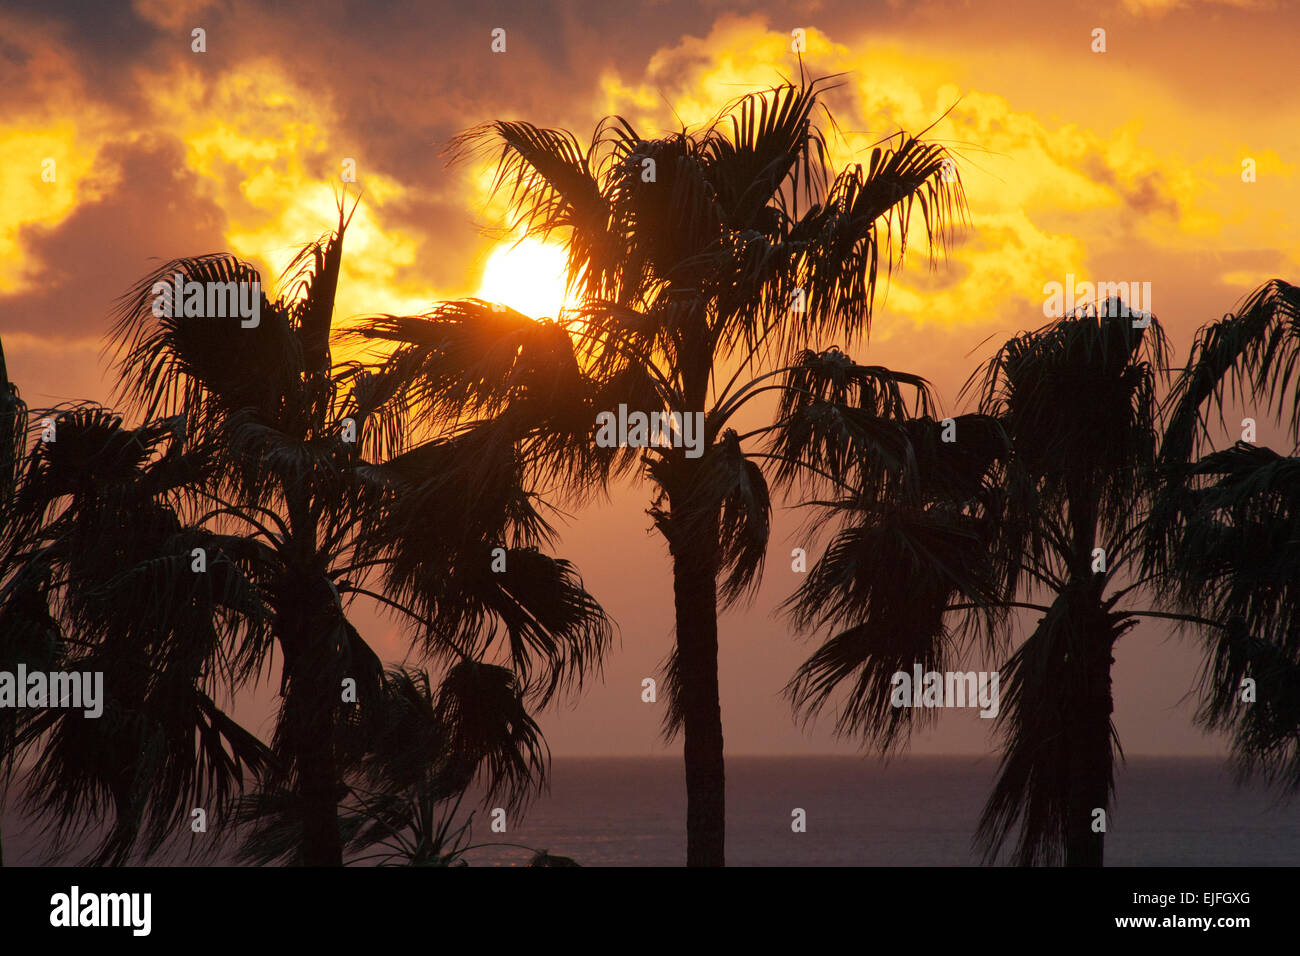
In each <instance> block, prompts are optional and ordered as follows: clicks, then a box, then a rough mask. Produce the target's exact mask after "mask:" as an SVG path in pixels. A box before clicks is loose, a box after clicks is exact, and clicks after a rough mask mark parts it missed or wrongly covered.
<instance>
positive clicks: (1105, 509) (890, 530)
mask: <svg viewBox="0 0 1300 956" xmlns="http://www.w3.org/2000/svg"><path fill="white" fill-rule="evenodd" d="M1136 325H1137V327H1135V323H1134V322H1133V321H1132V320H1131V318H1130V317H1129V315H1128V310H1127V309H1126V308H1125V307H1124V306H1123V303H1121V302H1120V301H1119V300H1118V299H1112V300H1110V301H1108V302H1107V303H1106V304H1105V305H1104V306H1103V307H1102V308H1100V309H1098V308H1095V307H1094V308H1091V309H1088V310H1085V311H1082V312H1081V313H1077V314H1074V315H1071V316H1067V317H1065V318H1063V319H1061V320H1059V321H1057V322H1054V323H1052V324H1050V325H1047V326H1044V327H1043V328H1040V329H1038V330H1036V331H1034V332H1026V333H1022V334H1020V335H1018V336H1016V337H1015V338H1013V339H1011V340H1010V341H1009V342H1007V343H1006V344H1005V345H1004V346H1003V347H1002V348H1001V349H1000V350H999V351H998V352H997V354H996V355H995V356H994V357H993V358H992V359H991V360H990V361H989V363H988V364H987V366H986V367H985V369H984V370H983V372H982V374H981V373H977V374H976V375H975V376H973V377H972V378H971V380H970V382H968V385H967V389H968V390H974V391H976V392H977V393H978V395H979V398H980V401H979V411H980V414H979V415H978V416H967V417H965V420H963V418H958V419H956V420H954V425H955V429H956V430H955V436H954V437H955V439H956V440H955V442H953V443H950V444H946V445H945V444H943V443H942V442H936V441H935V439H934V435H935V433H936V431H937V428H936V425H935V423H933V422H930V421H924V420H922V421H918V422H909V423H906V424H905V425H903V426H900V430H901V431H903V432H905V434H906V442H907V445H908V446H909V447H910V448H911V449H912V454H911V455H910V456H907V457H906V461H907V464H906V465H905V466H904V467H903V468H901V469H898V470H897V471H889V472H886V473H885V474H884V475H883V476H878V477H876V478H875V480H873V481H870V482H868V483H866V484H865V485H862V486H859V487H857V488H855V489H854V494H852V495H846V496H845V497H844V499H843V500H841V501H839V502H837V503H835V504H834V505H833V506H832V507H830V508H827V509H826V517H827V518H829V519H839V521H840V522H841V524H842V527H841V530H840V531H839V534H838V535H837V537H836V538H835V540H834V541H833V542H832V543H831V545H830V546H829V547H828V548H827V551H826V553H825V555H824V556H823V557H822V558H821V559H820V560H819V561H818V563H817V565H816V566H815V567H814V569H813V571H811V572H810V573H809V576H808V579H807V581H806V582H805V583H804V585H803V586H802V587H801V588H800V589H799V591H798V592H797V593H796V595H795V596H794V597H793V599H792V601H791V605H792V609H793V611H794V613H795V617H796V620H797V621H798V622H799V623H800V624H801V625H803V626H822V627H830V628H832V629H833V630H834V631H836V632H837V633H835V634H834V636H832V637H831V638H830V639H829V640H828V641H827V642H826V643H825V644H824V645H823V646H822V647H821V648H820V649H819V650H818V651H817V652H816V653H815V654H814V655H813V656H812V657H811V658H810V659H809V660H808V661H807V662H805V663H804V665H803V666H802V667H801V668H800V670H799V672H798V674H797V675H796V677H795V679H794V680H793V681H792V683H791V686H790V693H791V695H792V696H793V698H794V700H795V702H796V704H797V705H798V706H799V707H801V708H802V709H804V710H805V711H806V712H810V713H811V712H815V711H817V710H818V709H820V708H821V707H823V706H824V705H825V704H826V703H827V701H828V700H829V699H830V697H831V696H832V693H833V692H834V691H835V690H836V689H837V688H838V687H839V686H840V685H841V684H842V683H844V682H845V681H848V680H850V679H852V680H853V683H852V684H851V685H850V687H849V691H848V699H847V702H846V703H845V704H844V705H843V706H842V708H841V711H840V717H839V728H840V729H841V730H842V731H854V732H858V733H861V734H862V735H863V736H864V737H865V738H866V739H868V740H871V741H873V742H874V743H876V744H878V745H879V746H881V747H882V749H885V750H888V749H889V748H891V747H893V746H896V745H897V744H898V743H899V742H900V741H902V740H903V739H905V736H906V734H905V732H906V731H908V730H910V729H911V728H912V727H913V726H915V725H917V724H918V723H921V722H924V721H925V720H926V719H928V718H930V717H932V716H933V715H932V714H930V713H929V712H927V711H924V710H923V711H921V712H920V713H917V712H916V711H915V710H913V709H911V708H896V707H893V706H891V704H890V697H889V688H890V677H891V676H892V674H893V673H895V672H896V671H904V672H908V671H910V670H911V668H912V666H913V665H914V664H916V663H920V664H922V665H923V666H924V668H925V669H926V670H943V669H944V667H945V665H946V664H947V663H948V662H949V661H950V660H954V659H956V658H957V657H958V656H959V655H961V654H962V653H972V652H978V653H980V654H982V655H984V656H993V655H997V656H1000V655H1002V654H1003V653H1005V650H1006V648H1007V645H1008V642H1009V639H1010V625H1011V623H1012V618H1011V617H1010V613H1011V612H1012V611H1013V610H1014V609H1018V608H1019V609H1031V610H1036V611H1038V612H1040V613H1041V614H1042V617H1041V618H1040V619H1039V620H1038V622H1037V625H1036V626H1035V627H1034V629H1033V631H1032V632H1031V633H1030V635H1029V636H1028V637H1027V638H1026V639H1025V640H1024V642H1023V643H1021V644H1020V645H1019V647H1018V648H1016V650H1015V652H1014V653H1013V654H1011V656H1010V658H1009V660H1008V661H1007V663H1006V664H1005V665H1004V667H1003V668H1002V669H1001V671H1000V687H1001V690H1002V694H1001V707H1000V712H999V717H998V719H999V728H1000V730H1001V732H1002V737H1003V745H1002V761H1001V767H1000V773H999V777H998V780H997V782H996V784H995V787H994V790H993V793H992V795H991V796H990V798H989V801H988V803H987V804H986V806H985V809H984V813H983V816H982V818H981V821H980V825H979V830H978V832H977V843H978V844H979V845H980V846H981V847H982V849H983V851H984V854H985V857H986V859H989V860H992V859H994V858H996V856H997V854H998V853H999V851H1000V850H1001V848H1002V847H1003V845H1004V844H1005V843H1006V842H1007V840H1008V839H1009V837H1010V836H1011V835H1012V834H1013V833H1014V832H1015V831H1016V830H1017V829H1018V830H1019V838H1018V841H1017V845H1016V848H1015V851H1014V857H1015V859H1016V860H1017V862H1019V863H1021V864H1025V865H1033V864H1051V863H1056V862H1059V861H1062V860H1063V861H1064V862H1065V864H1066V865H1070V866H1099V865H1101V863H1102V861H1103V848H1104V827H1103V826H1098V825H1097V824H1098V822H1099V821H1100V820H1101V819H1102V818H1101V817H1099V816H1098V815H1097V811H1099V810H1100V811H1102V812H1103V813H1104V814H1106V815H1109V814H1110V812H1111V797H1112V794H1113V768H1114V759H1115V755H1116V753H1117V752H1118V750H1119V741H1118V737H1117V736H1116V734H1115V730H1114V726H1113V725H1112V723H1111V712H1112V709H1113V708H1112V694H1111V677H1110V669H1111V664H1112V663H1113V657H1112V652H1113V649H1114V646H1115V643H1116V642H1117V641H1118V640H1119V638H1120V637H1122V636H1123V635H1124V634H1125V633H1126V632H1127V631H1128V630H1130V629H1131V628H1132V627H1133V626H1134V625H1135V624H1136V623H1137V621H1138V619H1140V618H1141V617H1148V616H1149V617H1158V618H1169V619H1175V620H1180V621H1183V622H1184V623H1189V624H1196V625H1200V626H1213V625H1214V622H1213V621H1211V620H1207V619H1203V618H1200V617H1198V616H1188V615H1180V614H1175V613H1171V612H1166V611H1159V610H1149V609H1144V608H1141V607H1140V606H1139V607H1134V606H1133V602H1132V596H1133V595H1134V594H1135V593H1137V592H1140V591H1141V590H1142V589H1144V588H1147V589H1149V588H1148V586H1149V585H1150V583H1151V582H1150V579H1149V577H1147V576H1144V575H1143V574H1142V562H1143V557H1144V551H1143V545H1144V538H1143V532H1144V528H1145V525H1146V518H1147V515H1148V512H1149V511H1150V508H1151V506H1152V500H1153V496H1154V492H1155V488H1156V484H1157V481H1156V475H1157V470H1156V463H1157V453H1158V450H1159V440H1160V421H1159V417H1158V405H1157V401H1156V391H1157V386H1158V384H1159V382H1160V381H1161V380H1162V379H1163V378H1164V377H1165V376H1166V374H1167V373H1166V372H1165V371H1164V370H1165V368H1166V360H1165V357H1166V355H1167V345H1166V342H1165V338H1164V334H1163V332H1162V331H1161V328H1160V325H1159V322H1158V321H1157V320H1156V319H1155V318H1154V317H1151V319H1150V321H1149V323H1148V324H1146V325H1145V326H1143V325H1142V323H1141V322H1138V323H1136Z"/></svg>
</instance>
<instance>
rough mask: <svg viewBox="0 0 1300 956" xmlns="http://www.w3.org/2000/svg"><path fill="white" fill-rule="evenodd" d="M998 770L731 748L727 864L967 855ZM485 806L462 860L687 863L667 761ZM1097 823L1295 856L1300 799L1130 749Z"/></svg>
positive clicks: (954, 762)
mask: <svg viewBox="0 0 1300 956" xmlns="http://www.w3.org/2000/svg"><path fill="white" fill-rule="evenodd" d="M996 771H997V764H996V761H994V760H992V759H989V758H976V757H919V756H918V757H907V756H903V757H898V758H895V759H893V760H891V761H890V762H888V763H884V764H882V763H881V762H880V761H879V760H878V759H875V758H870V759H868V758H861V757H811V756H805V757H730V758H728V760H727V848H726V855H727V863H728V865H732V866H971V865H977V864H979V863H980V862H981V861H980V859H979V857H978V855H977V854H976V852H975V851H974V850H973V848H972V843H971V837H972V835H973V834H974V832H975V827H976V824H977V821H978V819H979V814H980V811H981V809H982V806H983V803H984V800H985V799H986V798H987V796H988V793H989V790H990V787H991V785H992V782H993V779H994V777H995V775H996ZM470 799H472V798H470ZM468 803H469V800H467V805H468ZM492 809H493V808H492V806H491V805H490V804H489V805H488V806H486V807H483V806H480V807H479V808H478V809H477V810H476V811H475V817H474V824H473V827H472V838H471V841H470V842H471V844H472V845H473V848H472V849H470V850H468V851H467V852H466V854H465V859H466V860H468V862H469V863H470V865H472V866H522V865H524V864H526V863H527V861H528V860H529V859H530V858H531V856H532V854H533V851H535V850H545V851H547V852H548V853H551V854H555V855H561V856H566V857H570V858H572V859H573V860H574V861H576V862H577V863H579V864H581V865H584V866H682V865H684V864H685V862H686V839H685V822H686V791H685V779H684V775H683V769H682V764H681V760H680V758H678V757H589V758H585V757H556V758H555V759H554V761H553V763H552V767H551V776H550V786H549V790H548V791H547V792H546V793H544V794H543V795H541V796H539V797H538V798H536V799H535V800H534V802H533V803H532V804H531V805H530V806H529V807H528V808H527V809H526V811H525V812H524V813H522V814H518V813H511V812H509V811H508V812H507V813H506V814H505V817H504V820H502V818H501V815H500V814H498V815H497V819H498V821H501V823H499V824H498V825H499V826H500V825H502V824H503V825H504V827H505V832H504V833H501V832H493V830H492V826H491V822H492V813H491V811H492ZM800 810H801V811H803V813H802V814H796V811H800ZM799 817H802V820H803V828H802V832H796V827H795V826H794V824H795V822H796V820H797V819H798V818H799ZM22 824H23V821H22V820H21V818H19V817H17V816H16V815H15V814H14V813H13V812H7V813H6V814H5V825H4V853H5V863H6V865H15V864H17V865H22V864H35V863H38V862H39V861H40V858H41V851H42V841H41V839H40V835H39V834H38V833H36V832H35V831H33V830H32V829H31V828H30V827H27V828H24V827H23V825H22ZM1107 824H1108V825H1107V837H1106V864H1107V865H1108V866H1296V865H1300V800H1296V801H1292V802H1289V803H1288V802H1281V801H1279V799H1278V795H1277V794H1276V793H1275V792H1273V791H1269V790H1265V789H1263V788H1260V787H1257V786H1247V787H1240V786H1237V785H1236V783H1234V781H1233V778H1232V776H1231V774H1230V773H1229V772H1228V770H1227V768H1226V767H1225V765H1224V763H1223V761H1222V760H1218V759H1207V758H1162V757H1130V758H1129V759H1128V760H1127V762H1126V763H1125V764H1123V765H1122V766H1121V767H1120V768H1119V769H1118V771H1117V774H1116V800H1115V805H1114V807H1113V809H1112V812H1111V815H1110V819H1109V820H1108V821H1107ZM151 862H153V863H155V864H184V863H186V862H187V860H186V859H185V857H184V855H183V854H178V853H169V854H166V855H165V857H164V858H161V859H155V860H153V861H151ZM216 862H217V863H219V864H220V863H223V862H229V860H228V858H227V857H226V855H225V854H223V855H221V856H219V857H218V858H217V861H216Z"/></svg>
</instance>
